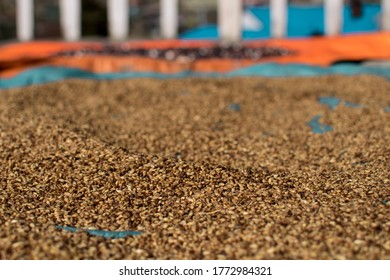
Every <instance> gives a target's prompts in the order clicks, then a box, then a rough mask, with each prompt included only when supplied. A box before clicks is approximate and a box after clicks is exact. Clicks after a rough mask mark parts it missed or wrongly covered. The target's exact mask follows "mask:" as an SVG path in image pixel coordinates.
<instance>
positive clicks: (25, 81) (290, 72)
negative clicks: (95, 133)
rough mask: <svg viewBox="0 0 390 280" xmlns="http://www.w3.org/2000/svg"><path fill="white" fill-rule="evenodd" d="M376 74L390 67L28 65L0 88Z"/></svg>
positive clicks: (0, 81)
mask: <svg viewBox="0 0 390 280" xmlns="http://www.w3.org/2000/svg"><path fill="white" fill-rule="evenodd" d="M334 74H342V75H362V74H367V75H376V76H381V77H386V78H388V79H390V69H389V68H383V67H371V66H362V65H356V64H352V63H344V64H337V65H334V66H330V67H320V66H310V65H305V64H277V63H264V64H256V65H253V66H249V67H245V68H241V69H238V70H234V71H231V72H228V73H216V72H210V73H205V72H191V71H184V72H179V73H174V74H163V73H157V72H120V73H92V72H88V71H84V70H81V69H77V68H66V67H53V66H44V67H38V68H31V69H29V70H27V71H24V72H21V73H20V74H18V75H16V76H14V77H11V78H5V79H0V88H14V87H24V86H29V85H36V84H45V83H50V82H57V81H62V80H65V79H71V78H78V79H92V80H116V79H132V78H157V79H177V78H186V77H204V78H223V77H226V78H229V77H248V76H252V77H253V76H256V77H312V76H323V75H334Z"/></svg>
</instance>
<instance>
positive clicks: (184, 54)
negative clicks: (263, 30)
mask: <svg viewBox="0 0 390 280" xmlns="http://www.w3.org/2000/svg"><path fill="white" fill-rule="evenodd" d="M291 54H293V51H290V50H288V49H286V48H279V47H269V46H260V47H248V46H244V45H226V46H224V45H218V46H215V47H202V48H184V47H180V48H164V49H159V48H152V49H145V48H129V47H127V46H125V45H121V44H117V45H104V46H103V47H102V48H99V49H96V48H82V49H79V50H76V51H73V50H69V51H64V52H60V53H58V56H84V55H113V56H143V57H149V58H158V59H165V60H185V61H194V60H197V59H210V58H227V59H250V60H260V59H262V58H266V57H276V56H285V55H291Z"/></svg>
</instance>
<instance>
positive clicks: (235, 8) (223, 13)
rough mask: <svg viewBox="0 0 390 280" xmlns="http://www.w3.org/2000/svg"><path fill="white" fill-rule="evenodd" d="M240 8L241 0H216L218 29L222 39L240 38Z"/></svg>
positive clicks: (229, 40) (231, 40)
mask: <svg viewBox="0 0 390 280" xmlns="http://www.w3.org/2000/svg"><path fill="white" fill-rule="evenodd" d="M242 9H243V8H242V1H241V0H218V29H219V37H220V39H222V40H223V41H228V42H238V41H240V40H241V32H242V22H241V20H242V13H243V11H242Z"/></svg>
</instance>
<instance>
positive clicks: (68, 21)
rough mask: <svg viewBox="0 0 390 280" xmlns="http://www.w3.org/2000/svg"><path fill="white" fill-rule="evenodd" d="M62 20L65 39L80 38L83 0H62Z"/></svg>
mask: <svg viewBox="0 0 390 280" xmlns="http://www.w3.org/2000/svg"><path fill="white" fill-rule="evenodd" d="M60 21H61V29H62V34H63V36H64V38H65V40H67V41H77V40H79V39H80V35H81V31H80V30H81V1H80V0H60Z"/></svg>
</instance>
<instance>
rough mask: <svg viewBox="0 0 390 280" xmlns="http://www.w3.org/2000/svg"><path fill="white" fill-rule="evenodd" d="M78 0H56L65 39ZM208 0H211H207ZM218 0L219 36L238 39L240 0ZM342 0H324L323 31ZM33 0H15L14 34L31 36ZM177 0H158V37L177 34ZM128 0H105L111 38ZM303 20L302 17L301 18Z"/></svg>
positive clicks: (274, 25)
mask: <svg viewBox="0 0 390 280" xmlns="http://www.w3.org/2000/svg"><path fill="white" fill-rule="evenodd" d="M81 1H82V0H59V7H60V23H61V30H62V36H63V38H64V39H65V40H67V41H76V40H79V39H81V36H82V34H81ZM210 1H212V0H210ZM215 1H218V26H219V31H220V37H221V39H222V40H227V41H233V42H234V41H239V40H240V39H241V17H242V14H243V1H242V0H215ZM343 4H344V3H343V0H324V8H325V17H324V18H325V22H324V26H325V34H326V35H328V36H332V35H337V34H339V33H340V30H341V28H342V22H343V16H342V15H343V13H342V11H343ZM33 5H34V0H16V6H17V7H16V22H17V38H18V40H20V41H29V40H33V39H34V13H33V11H34V9H33V8H34V7H33ZM178 6H179V0H160V33H161V37H163V38H167V39H171V38H176V37H177V35H178V27H179V8H178ZM129 9H130V6H129V1H128V0H107V13H108V30H109V34H110V38H111V39H113V40H125V39H127V38H128V33H129ZM270 15H271V35H272V37H275V38H281V37H284V36H285V35H286V30H287V17H288V14H287V0H270ZM302 20H304V19H302ZM381 29H382V30H387V31H390V0H381Z"/></svg>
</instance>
